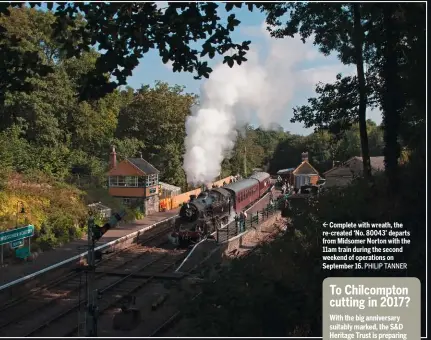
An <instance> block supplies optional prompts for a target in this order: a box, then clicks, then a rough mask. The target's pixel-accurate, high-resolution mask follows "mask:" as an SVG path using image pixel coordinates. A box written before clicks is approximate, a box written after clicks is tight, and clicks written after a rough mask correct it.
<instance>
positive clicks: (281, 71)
mask: <svg viewBox="0 0 431 340" xmlns="http://www.w3.org/2000/svg"><path fill="white" fill-rule="evenodd" d="M261 29H262V30H261V31H260V34H262V32H264V35H265V37H266V38H267V39H266V41H267V45H268V48H267V52H268V54H267V57H266V60H265V61H264V62H259V58H258V54H257V53H256V51H255V50H254V49H253V46H252V48H251V49H250V51H249V52H248V53H247V59H248V60H247V61H246V62H245V63H243V64H242V65H235V66H234V67H233V68H230V67H228V66H227V65H225V64H220V65H218V66H216V67H215V68H214V70H213V72H212V73H211V75H210V78H209V80H207V81H206V82H205V83H204V84H203V86H202V87H201V96H200V106H199V107H198V108H194V109H193V110H192V113H191V115H190V116H189V117H188V118H187V120H186V133H187V137H186V139H185V147H186V153H185V156H184V170H185V172H186V174H187V182H188V183H191V184H201V183H204V184H206V183H209V182H211V181H213V180H214V179H215V178H217V176H218V175H219V173H220V170H221V163H222V161H223V159H224V158H225V157H226V156H227V155H229V153H230V151H232V149H233V147H234V144H235V140H236V137H237V134H236V130H237V129H239V128H241V127H242V126H244V124H246V123H249V122H250V121H251V119H252V117H253V116H254V117H256V118H257V120H258V122H259V124H260V125H261V126H262V127H264V128H268V127H269V126H270V125H271V123H273V122H277V121H279V118H280V114H282V113H283V110H286V104H287V103H288V102H289V101H290V100H291V99H292V97H293V94H294V89H295V86H296V84H297V83H298V80H297V79H298V78H300V77H298V72H297V70H295V68H294V66H295V65H296V64H297V63H299V62H301V61H303V60H305V59H310V51H309V48H307V47H305V46H304V45H303V44H302V42H301V41H300V40H299V39H298V40H297V41H295V40H296V39H283V40H276V39H272V38H269V35H268V34H267V32H266V31H265V27H264V26H263V27H261ZM295 73H296V74H295ZM295 78H296V80H295Z"/></svg>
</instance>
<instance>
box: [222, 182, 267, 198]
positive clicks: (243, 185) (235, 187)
mask: <svg viewBox="0 0 431 340" xmlns="http://www.w3.org/2000/svg"><path fill="white" fill-rule="evenodd" d="M258 183H259V182H258V181H257V180H256V179H253V178H247V179H243V180H241V181H239V182H234V183H230V184H228V185H226V186H224V187H223V188H224V189H228V190H232V191H233V192H235V194H236V193H238V192H239V191H242V190H244V189H247V188H250V187H252V186H253V185H256V184H258Z"/></svg>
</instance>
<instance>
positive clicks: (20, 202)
mask: <svg viewBox="0 0 431 340" xmlns="http://www.w3.org/2000/svg"><path fill="white" fill-rule="evenodd" d="M20 205H21V210H20V208H19V207H20ZM19 214H25V208H24V202H23V201H18V202H16V221H15V229H17V228H18V215H19Z"/></svg>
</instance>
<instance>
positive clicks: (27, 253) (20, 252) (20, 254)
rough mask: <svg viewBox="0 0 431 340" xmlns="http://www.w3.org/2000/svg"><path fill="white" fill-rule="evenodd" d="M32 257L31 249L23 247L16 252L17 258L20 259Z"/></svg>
mask: <svg viewBox="0 0 431 340" xmlns="http://www.w3.org/2000/svg"><path fill="white" fill-rule="evenodd" d="M30 255H31V253H30V248H29V247H22V248H18V249H17V250H15V256H16V257H18V258H19V259H25V258H27V257H29V256H30Z"/></svg>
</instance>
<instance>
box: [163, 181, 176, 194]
mask: <svg viewBox="0 0 431 340" xmlns="http://www.w3.org/2000/svg"><path fill="white" fill-rule="evenodd" d="M159 184H160V186H161V187H162V189H164V190H169V191H179V192H181V188H180V187H176V186H175V185H172V184H168V183H164V182H159Z"/></svg>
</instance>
